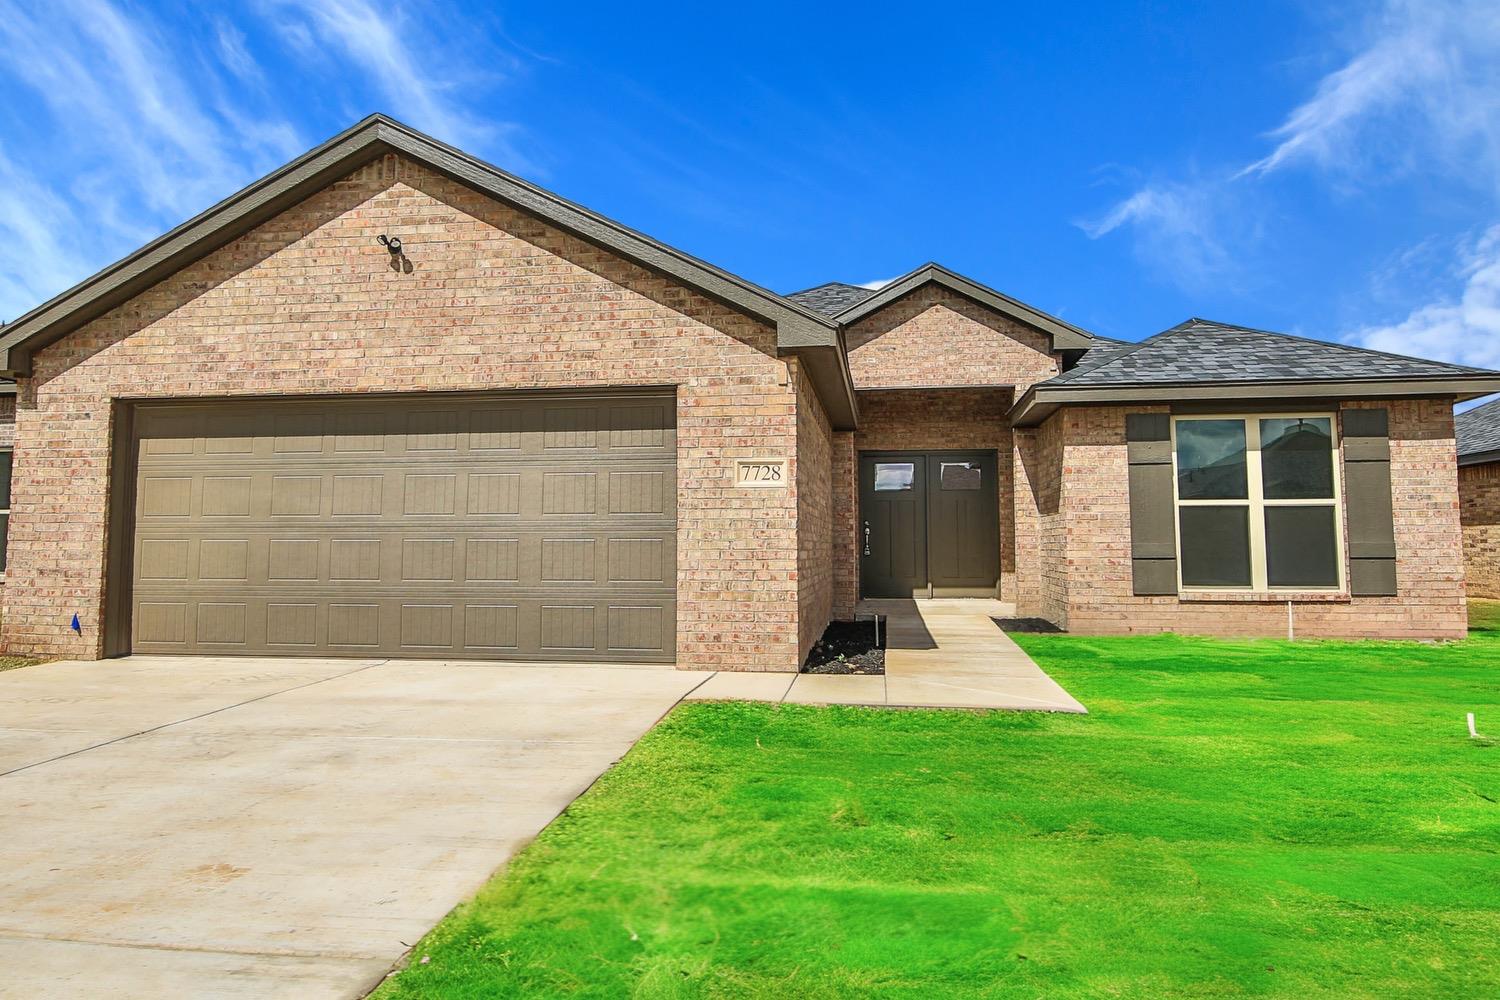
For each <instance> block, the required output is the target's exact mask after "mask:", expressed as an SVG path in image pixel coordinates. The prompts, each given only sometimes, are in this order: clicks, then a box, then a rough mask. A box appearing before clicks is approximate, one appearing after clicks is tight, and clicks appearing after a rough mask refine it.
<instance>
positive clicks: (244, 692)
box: [0, 656, 710, 1000]
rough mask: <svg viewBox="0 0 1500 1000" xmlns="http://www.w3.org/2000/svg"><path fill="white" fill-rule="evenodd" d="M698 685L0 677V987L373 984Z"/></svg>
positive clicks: (127, 662)
mask: <svg viewBox="0 0 1500 1000" xmlns="http://www.w3.org/2000/svg"><path fill="white" fill-rule="evenodd" d="M709 676H710V675H709V674H706V673H698V672H692V671H679V670H673V669H670V668H667V669H662V668H638V667H594V666H563V665H543V666H523V665H505V666H497V665H495V664H492V663H491V664H461V663H441V662H412V661H404V662H397V661H382V660H369V661H357V660H269V659H266V660H262V659H247V658H243V657H226V658H213V657H148V656H135V657H130V658H127V659H124V660H106V661H102V662H96V663H53V664H47V665H45V666H41V667H31V668H27V669H23V670H16V671H13V672H10V673H6V674H0V850H3V852H4V863H3V864H0V900H3V901H4V905H3V906H0V966H3V967H4V970H5V971H4V979H3V985H0V996H6V997H12V996H14V997H27V998H36V1000H41V998H51V997H59V998H61V997H68V998H73V997H111V998H134V997H140V998H152V1000H158V998H161V997H193V998H195V1000H200V998H250V997H254V998H268V997H271V998H274V997H287V998H297V1000H321V998H353V997H360V996H363V995H364V993H365V992H366V991H367V990H369V989H370V988H371V987H373V986H374V985H375V984H376V983H378V982H379V981H380V979H381V978H382V977H383V976H384V975H385V973H386V971H387V970H388V969H389V968H390V967H391V965H392V963H394V962H395V961H396V960H397V959H398V958H400V956H401V955H402V953H403V952H404V951H405V950H406V949H407V947H408V946H409V945H411V944H415V943H416V941H417V940H418V939H419V938H420V937H421V936H422V935H423V934H425V933H426V932H427V931H428V930H429V929H430V928H431V927H432V926H433V925H434V924H436V923H437V922H438V921H439V920H440V919H442V917H443V915H444V914H446V913H447V912H448V911H449V910H450V909H452V908H453V907H454V906H455V905H457V904H458V903H460V902H462V901H463V900H464V899H467V898H468V897H469V896H471V895H473V894H474V892H475V891H476V890H478V889H479V887H480V886H482V885H483V884H484V883H485V881H486V880H487V879H488V878H489V876H490V875H491V874H492V873H493V872H494V871H495V870H496V869H497V868H498V867H500V866H501V865H503V864H504V863H505V862H506V861H507V860H508V859H509V858H510V857H511V855H513V854H514V853H515V852H516V851H517V850H518V849H519V848H520V847H521V846H523V845H524V844H525V843H526V842H527V841H528V840H530V839H531V838H532V837H534V836H535V835H536V834H537V832H538V831H540V830H541V829H542V827H544V826H546V825H547V824H548V823H549V822H551V821H552V819H553V818H554V817H555V816H557V814H558V813H559V812H561V811H562V810H563V808H565V807H566V806H567V805H568V803H570V802H572V801H573V799H574V798H576V797H577V796H578V795H579V794H581V793H582V792H583V791H584V790H585V789H587V788H588V786H589V785H590V784H591V783H593V781H594V779H595V778H597V777H598V776H599V774H601V773H602V772H603V771H604V770H605V769H606V768H608V767H609V766H610V765H611V764H613V763H614V762H615V761H617V760H619V758H620V757H621V756H623V755H624V753H625V751H627V750H628V749H630V747H631V745H632V744H633V743H635V741H636V740H637V739H639V738H640V736H641V734H643V733H644V732H645V731H646V730H647V729H649V728H650V727H651V726H652V725H654V724H655V723H656V721H657V720H658V719H660V718H661V716H662V715H663V714H664V713H665V712H667V711H668V710H669V709H670V708H671V707H672V706H673V705H674V704H676V703H677V701H678V700H679V699H680V698H681V697H682V696H683V695H684V694H686V693H687V692H688V691H689V690H690V689H692V688H693V687H694V686H696V685H698V684H699V683H701V682H702V681H703V680H705V679H706V678H707V677H709Z"/></svg>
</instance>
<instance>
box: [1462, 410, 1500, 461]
mask: <svg viewBox="0 0 1500 1000" xmlns="http://www.w3.org/2000/svg"><path fill="white" fill-rule="evenodd" d="M1453 426H1454V429H1455V430H1456V431H1457V433H1458V464H1459V465H1480V464H1482V463H1484V462H1500V399H1496V400H1493V401H1492V402H1489V403H1485V404H1484V405H1483V406H1476V407H1474V409H1472V410H1466V411H1465V412H1463V413H1460V414H1458V415H1457V416H1455V417H1454V418H1453Z"/></svg>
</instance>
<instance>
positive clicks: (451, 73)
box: [269, 0, 535, 171]
mask: <svg viewBox="0 0 1500 1000" xmlns="http://www.w3.org/2000/svg"><path fill="white" fill-rule="evenodd" d="M269 9H270V10H272V11H274V12H276V13H279V14H280V15H281V16H280V18H279V19H278V20H277V27H278V28H279V29H280V30H281V31H282V32H283V34H284V35H285V37H286V38H287V39H288V41H289V42H290V43H291V44H292V45H294V46H295V47H297V48H299V49H301V50H303V51H308V50H310V49H312V48H314V47H315V42H314V41H313V39H314V38H316V39H319V40H321V41H322V42H323V43H324V44H325V45H329V46H332V47H334V48H336V49H337V50H338V51H340V52H342V53H343V55H344V56H345V57H346V58H347V59H348V60H349V61H350V62H352V63H354V64H356V65H357V66H358V67H359V68H360V70H361V71H362V72H364V73H365V74H366V75H367V77H368V79H369V81H370V83H371V84H373V86H374V89H376V90H378V91H379V92H380V93H381V95H382V96H383V97H384V99H385V100H386V101H388V102H390V107H389V110H390V111H391V113H392V114H394V115H395V116H396V117H398V118H400V119H402V120H403V121H406V122H407V123H408V124H410V125H412V126H413V127H415V128H419V129H421V130H423V131H424V132H430V133H432V134H433V135H434V136H436V137H437V138H439V139H441V140H443V141H444V142H446V143H448V144H450V145H453V146H457V147H459V148H461V149H465V150H484V149H489V150H493V151H494V153H495V155H497V156H499V157H501V158H502V159H503V160H504V161H505V166H506V167H507V168H508V169H511V170H521V171H528V170H534V169H535V168H534V165H533V164H531V163H530V162H529V161H528V160H527V159H526V158H525V157H523V156H522V155H521V153H520V152H519V151H518V150H517V149H516V148H515V146H514V145H513V143H512V141H511V140H512V136H513V135H514V133H515V132H516V126H515V125H514V124H512V123H508V122H501V121H494V120H488V119H480V118H477V117H475V116H474V115H471V114H469V113H468V112H467V111H466V110H465V108H464V101H463V98H462V91H463V90H464V88H465V87H468V86H472V85H474V83H475V80H474V79H472V77H474V76H477V75H478V70H476V69H473V68H468V67H466V65H465V63H464V61H463V60H462V59H458V58H456V57H455V56H454V54H453V53H450V52H447V51H444V50H443V48H442V47H441V46H440V45H439V40H438V39H436V38H434V37H432V36H430V35H429V34H427V33H425V32H423V31H422V30H421V29H420V26H419V25H418V24H417V23H416V21H415V20H414V19H413V18H411V17H408V16H407V15H406V14H404V13H403V12H402V10H401V9H400V7H399V6H397V5H394V4H386V3H382V4H379V5H377V4H375V3H373V2H371V0H271V6H270V8H269ZM491 72H493V71H492V70H491ZM371 110H376V109H371Z"/></svg>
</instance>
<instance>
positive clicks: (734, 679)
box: [686, 599, 1088, 713]
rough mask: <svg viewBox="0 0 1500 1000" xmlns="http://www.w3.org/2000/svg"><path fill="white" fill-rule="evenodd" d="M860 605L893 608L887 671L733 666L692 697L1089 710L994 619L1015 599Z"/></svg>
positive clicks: (865, 611)
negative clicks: (772, 670)
mask: <svg viewBox="0 0 1500 1000" xmlns="http://www.w3.org/2000/svg"><path fill="white" fill-rule="evenodd" d="M859 613H860V616H861V617H867V616H868V615H870V614H880V615H885V616H886V629H887V637H886V653H885V676H883V677H882V676H867V675H859V674H754V673H733V672H727V671H726V672H721V673H717V674H715V675H714V676H713V677H711V678H709V679H708V680H707V681H705V682H704V683H703V684H701V685H700V686H699V687H698V688H696V689H695V690H694V691H693V692H692V693H691V694H689V695H688V696H687V699H686V700H689V701H714V700H743V701H770V702H784V703H787V704H797V705H885V706H890V707H901V708H1006V709H1020V710H1029V711H1039V712H1075V713H1084V712H1087V711H1088V710H1087V709H1086V708H1084V707H1083V705H1081V704H1080V703H1079V702H1078V701H1077V700H1076V699H1075V698H1074V697H1073V696H1072V695H1070V694H1068V692H1067V691H1065V690H1063V688H1062V686H1061V685H1059V684H1058V683H1057V682H1056V681H1054V680H1053V679H1052V678H1051V677H1049V676H1047V673H1046V672H1045V671H1044V670H1042V668H1041V667H1039V666H1037V664H1036V661H1035V660H1033V659H1032V658H1031V657H1030V656H1028V655H1026V652H1025V651H1024V650H1023V649H1021V647H1020V646H1017V645H1016V644H1015V642H1014V641H1012V640H1011V638H1010V636H1008V635H1006V634H1005V633H1004V632H1002V631H1000V628H999V627H998V626H997V625H996V624H995V623H994V622H993V621H991V619H992V618H1004V617H1009V616H1011V615H1013V614H1014V613H1015V609H1014V607H1013V606H1012V605H1009V604H1004V603H1002V602H1000V601H993V600H984V599H977V600H969V599H939V600H931V601H861V602H860V605H859Z"/></svg>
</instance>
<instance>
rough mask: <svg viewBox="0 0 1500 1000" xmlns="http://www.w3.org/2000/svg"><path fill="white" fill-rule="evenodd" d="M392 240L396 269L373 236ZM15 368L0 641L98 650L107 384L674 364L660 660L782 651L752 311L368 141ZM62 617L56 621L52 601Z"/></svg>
mask: <svg viewBox="0 0 1500 1000" xmlns="http://www.w3.org/2000/svg"><path fill="white" fill-rule="evenodd" d="M380 233H393V234H396V235H399V236H400V237H401V238H402V239H403V240H404V241H405V243H406V251H407V257H408V260H409V262H410V265H411V267H410V271H409V272H408V271H407V270H406V269H402V268H399V267H397V268H393V267H392V265H391V261H390V255H389V254H388V253H387V252H386V251H385V249H384V248H382V247H381V246H379V245H378V244H377V243H376V242H375V236H376V235H377V234H380ZM35 366H36V367H35V374H34V376H33V377H32V378H29V379H26V380H24V381H23V383H22V385H21V393H22V395H21V400H20V411H19V413H18V422H17V429H18V435H19V438H18V446H17V461H16V480H15V508H14V510H15V513H14V515H13V519H12V533H11V542H10V572H9V579H10V583H9V585H8V586H7V587H6V588H5V595H4V601H5V616H4V626H3V629H4V631H3V641H4V643H5V644H6V645H7V647H8V648H9V649H10V650H11V651H13V652H17V653H32V654H42V655H49V656H64V657H85V658H91V657H96V656H98V655H100V652H101V636H100V627H99V623H100V618H101V615H102V613H103V609H104V606H105V574H104V554H105V551H106V538H105V534H106V512H107V507H108V483H109V463H110V420H111V411H110V405H109V404H110V400H111V399H114V398H119V397H130V398H161V397H169V396H208V397H212V396H229V395H258V396H265V395H278V394H286V393H363V392H370V393H376V392H410V391H415V390H421V391H440V390H475V389H507V388H545V387H564V386H566V387H581V386H609V385H627V386H628V385H672V384H675V385H677V386H678V392H677V399H678V404H677V405H678V411H677V440H678V453H677V462H678V495H677V509H678V517H679V521H678V539H677V545H678V576H677V595H678V609H677V616H678V634H677V655H678V663H679V665H680V666H683V667H727V668H734V669H747V670H791V669H795V667H796V665H797V663H798V660H799V658H800V657H799V646H800V639H799V636H798V622H799V618H798V614H799V608H798V595H797V583H798V572H799V559H801V558H802V555H801V553H800V551H799V548H798V544H797V538H796V518H797V513H798V512H797V507H796V505H797V491H796V490H794V489H786V490H779V491H778V490H746V489H736V488H735V487H734V486H733V473H734V468H733V467H734V459H735V458H736V457H750V456H755V455H766V454H773V455H786V456H787V457H788V458H789V459H792V460H794V461H795V458H796V454H797V444H798V429H797V400H796V396H795V392H794V390H793V388H792V387H791V385H790V384H789V373H788V366H787V365H786V364H785V363H784V362H782V361H780V360H778V359H777V358H776V348H775V335H774V331H772V330H770V329H768V328H767V327H765V326H764V325H763V324H760V323H758V322H756V321H753V320H751V319H749V318H747V317H745V316H742V315H740V314H738V313H735V312H733V311H731V310H729V309H728V308H726V307H724V306H721V305H719V304H717V303H715V302H712V301H710V300H708V299H706V298H704V297H702V296H700V295H698V294H696V293H695V292H693V291H691V290H689V289H686V288H683V287H681V286H679V285H677V284H674V283H673V282H671V281H669V280H668V279H665V278H662V277H660V276H657V275H655V274H652V273H650V272H648V271H645V270H644V269H641V268H638V267H636V266H634V265H631V264H629V263H626V262H624V261H621V260H619V259H617V258H615V257H613V256H611V255H610V254H609V253H607V252H605V251H603V250H600V249H598V248H596V247H594V246H592V245H590V244H587V243H584V242H582V241H580V240H576V239H573V238H571V237H568V236H566V235H564V234H562V233H560V232H558V231H556V230H555V229H552V228H551V227H549V226H547V225H545V224H543V223H541V222H539V221H537V220H535V219H533V218H531V217H529V216H526V215H523V214H521V213H519V212H516V211H514V210H511V209H509V208H507V207H505V206H503V205H500V204H498V203H496V202H494V201H492V200H490V199H488V198H486V197H484V196H482V195H479V194H476V193H475V192H473V191H471V190H469V189H467V188H464V187H462V186H461V185H458V184H456V183H454V182H452V181H449V180H448V179H446V178H443V177H441V176H440V175H437V174H435V173H432V172H430V171H428V170H426V169H424V168H422V167H420V166H418V165H415V164H412V163H410V162H407V161H403V160H399V159H398V158H396V157H393V156H388V157H386V158H384V159H383V160H381V161H379V162H377V163H375V164H372V165H370V166H369V167H366V168H364V169H362V170H360V171H358V172H357V173H355V174H353V175H351V176H350V177H348V178H345V179H344V180H342V181H340V182H338V183H336V184H334V185H331V186H330V187H329V188H328V189H325V190H324V191H322V192H320V193H319V194H317V195H315V196H313V197H312V198H309V199H308V200H307V201H306V202H304V203H302V204H301V205H299V206H298V207H296V208H295V209H292V210H290V211H288V212H286V213H284V214H282V215H280V216H278V217H276V218H274V219H272V220H270V221H268V222H266V223H265V224H263V225H261V226H260V227H258V228H257V229H255V230H254V231H252V232H250V233H248V234H246V235H245V236H243V237H241V238H239V239H237V240H235V241H234V242H232V243H230V244H228V245H227V246H225V247H223V248H221V249H220V250H218V251H216V252H215V253H213V254H211V255H210V256H209V257H207V258H205V259H204V260H202V261H200V262H198V263H196V264H194V265H192V266H191V267H189V268H187V269H185V270H184V271H182V272H179V273H178V274H177V275H175V276H173V277H172V278H170V279H168V280H166V281H164V282H163V283H161V284H160V285H158V286H156V287H155V288H153V289H151V290H149V291H147V292H145V293H143V294H141V295H140V296H138V297H136V298H135V299H133V300H131V301H130V302H128V303H126V304H125V305H122V306H120V307H119V308H116V309H114V310H113V311H111V312H110V313H108V314H106V315H104V316H102V317H100V318H99V319H97V320H95V321H93V322H91V323H89V324H88V325H87V326H85V327H83V328H81V329H80V330H78V331H76V332H75V333H73V334H72V335H70V336H68V337H66V338H64V339H63V340H61V341H59V342H58V343H56V344H54V345H52V346H50V347H48V348H46V349H45V350H43V351H41V352H40V353H39V354H38V356H37V358H36V362H35ZM75 611H76V612H78V613H79V615H80V617H81V618H82V620H83V625H84V629H83V634H82V635H81V636H75V635H74V634H73V633H72V632H71V631H69V630H68V628H67V624H68V622H69V620H70V618H71V616H72V614H73V613H74V612H75Z"/></svg>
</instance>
